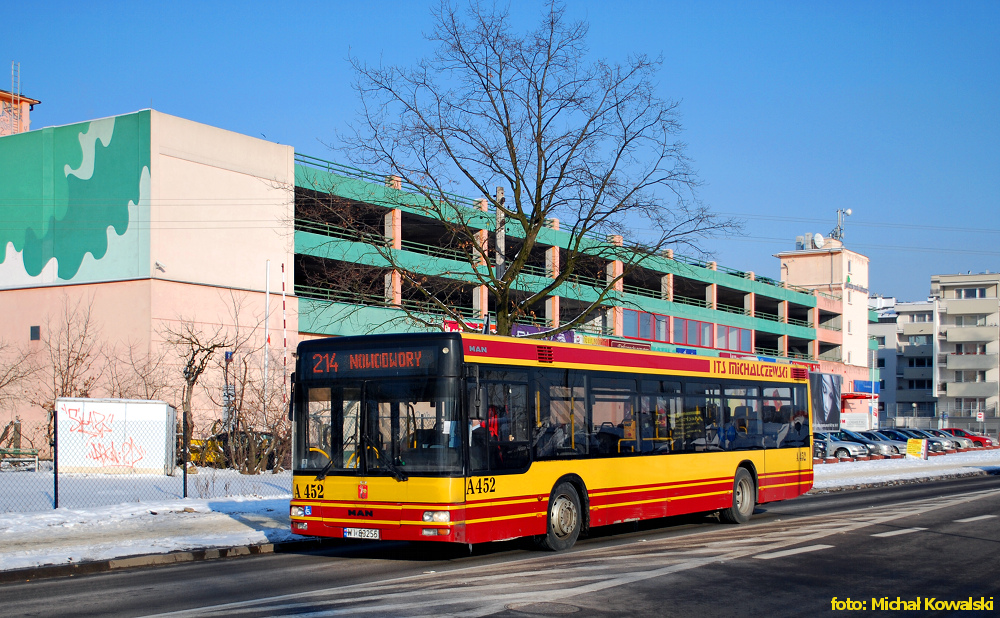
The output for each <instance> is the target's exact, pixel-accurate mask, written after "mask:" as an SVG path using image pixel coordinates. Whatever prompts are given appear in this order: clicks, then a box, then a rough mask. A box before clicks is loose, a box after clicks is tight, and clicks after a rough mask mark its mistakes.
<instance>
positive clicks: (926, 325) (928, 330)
mask: <svg viewBox="0 0 1000 618" xmlns="http://www.w3.org/2000/svg"><path fill="white" fill-rule="evenodd" d="M933 334H934V323H933V322H907V323H905V324H903V335H905V336H910V335H933Z"/></svg>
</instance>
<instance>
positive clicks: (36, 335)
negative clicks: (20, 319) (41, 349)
mask: <svg viewBox="0 0 1000 618" xmlns="http://www.w3.org/2000/svg"><path fill="white" fill-rule="evenodd" d="M41 338H42V327H41V326H32V327H31V340H32V341H38V340H39V339H41Z"/></svg>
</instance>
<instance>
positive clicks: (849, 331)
mask: <svg viewBox="0 0 1000 618" xmlns="http://www.w3.org/2000/svg"><path fill="white" fill-rule="evenodd" d="M847 334H848V335H850V334H851V321H850V320H848V321H847Z"/></svg>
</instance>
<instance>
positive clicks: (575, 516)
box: [541, 482, 583, 551]
mask: <svg viewBox="0 0 1000 618" xmlns="http://www.w3.org/2000/svg"><path fill="white" fill-rule="evenodd" d="M547 521H548V524H547V527H546V533H545V536H544V537H542V539H541V545H542V546H543V547H545V548H546V549H550V550H552V551H564V550H567V549H569V548H570V547H573V544H574V543H576V540H577V538H579V536H580V528H581V525H582V521H583V514H582V512H581V509H580V494H579V493H577V491H576V487H574V486H573V484H572V483H567V482H562V483H559V484H558V485H556V488H555V489H553V490H552V495H550V496H549V512H548V518H547Z"/></svg>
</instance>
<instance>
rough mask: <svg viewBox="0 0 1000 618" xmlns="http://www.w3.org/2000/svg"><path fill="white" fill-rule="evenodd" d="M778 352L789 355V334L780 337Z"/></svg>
mask: <svg viewBox="0 0 1000 618" xmlns="http://www.w3.org/2000/svg"><path fill="white" fill-rule="evenodd" d="M778 353H779V354H780V355H781V356H788V335H781V336H780V337H778Z"/></svg>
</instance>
